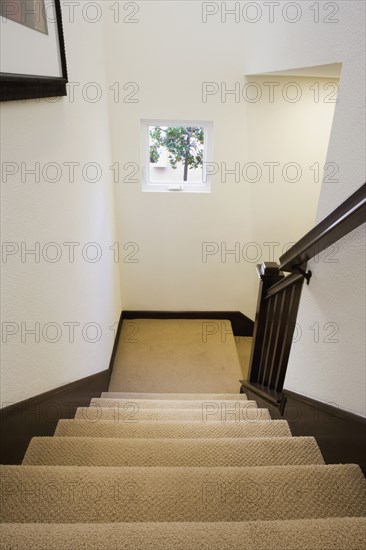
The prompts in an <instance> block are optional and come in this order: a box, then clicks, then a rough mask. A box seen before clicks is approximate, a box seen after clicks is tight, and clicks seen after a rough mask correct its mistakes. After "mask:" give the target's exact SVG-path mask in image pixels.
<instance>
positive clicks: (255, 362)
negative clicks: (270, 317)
mask: <svg viewBox="0 0 366 550" xmlns="http://www.w3.org/2000/svg"><path fill="white" fill-rule="evenodd" d="M257 273H258V276H259V279H260V282H259V293H258V300H257V309H256V313H255V323H254V331H253V346H252V351H251V355H250V362H249V372H248V380H249V382H252V383H256V382H257V381H258V372H259V366H260V360H261V356H262V353H263V336H264V331H265V328H266V323H267V310H268V302H267V300H266V299H265V298H266V295H267V291H268V289H269V288H270V287H271V286H273V285H274V284H275V283H278V281H280V280H281V279H283V278H284V274H283V272H282V271H280V266H279V265H278V264H277V263H276V262H263V263H262V265H259V264H258V265H257Z"/></svg>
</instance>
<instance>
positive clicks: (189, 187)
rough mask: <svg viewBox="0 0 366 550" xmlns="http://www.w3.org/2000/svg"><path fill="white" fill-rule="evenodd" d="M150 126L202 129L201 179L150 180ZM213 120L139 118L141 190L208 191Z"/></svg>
mask: <svg viewBox="0 0 366 550" xmlns="http://www.w3.org/2000/svg"><path fill="white" fill-rule="evenodd" d="M150 126H198V127H200V128H203V129H204V150H203V172H202V173H203V178H202V179H203V181H202V183H200V182H187V181H186V182H184V181H182V182H179V181H178V182H177V181H161V182H158V181H150V136H149V127H150ZM212 138H213V122H212V121H207V120H205V121H202V120H162V119H154V120H152V119H149V120H147V119H144V120H141V159H142V191H147V192H158V193H170V192H173V193H174V192H180V193H210V192H211V179H212V176H211V174H210V171H209V173H207V166H208V163H212V153H213V139H212Z"/></svg>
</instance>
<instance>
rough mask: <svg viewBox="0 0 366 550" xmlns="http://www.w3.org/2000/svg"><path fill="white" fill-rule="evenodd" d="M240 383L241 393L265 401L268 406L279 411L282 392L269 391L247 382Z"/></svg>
mask: <svg viewBox="0 0 366 550" xmlns="http://www.w3.org/2000/svg"><path fill="white" fill-rule="evenodd" d="M240 382H241V387H242V389H243V391H242V392H241V393H248V392H251V393H252V394H255V395H257V396H259V397H260V398H261V399H263V400H264V401H266V403H267V404H268V405H269V404H271V405H274V406H275V407H277V409H278V410H280V405H281V401H282V392H277V391H275V390H271V389H269V388H266V387H264V386H261V385H260V384H255V383H253V382H248V381H247V380H241V381H240Z"/></svg>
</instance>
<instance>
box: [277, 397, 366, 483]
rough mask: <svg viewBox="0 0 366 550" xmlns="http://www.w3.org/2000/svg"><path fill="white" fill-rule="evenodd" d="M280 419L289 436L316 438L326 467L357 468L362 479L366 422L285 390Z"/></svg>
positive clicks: (365, 457)
mask: <svg viewBox="0 0 366 550" xmlns="http://www.w3.org/2000/svg"><path fill="white" fill-rule="evenodd" d="M281 415H282V418H283V419H284V420H287V421H288V423H289V425H290V429H291V432H292V434H293V435H295V436H301V435H312V436H314V437H315V438H316V440H317V442H318V445H319V447H320V450H321V452H322V454H323V457H324V460H325V462H326V463H327V464H339V463H353V464H359V465H360V466H361V468H362V470H363V472H364V474H365V475H366V418H363V417H362V416H358V415H356V414H352V413H350V412H348V411H344V410H342V409H339V408H337V407H335V406H332V405H327V404H326V403H321V402H320V401H316V400H315V399H311V398H310V397H305V396H303V395H300V394H298V393H294V392H292V391H289V390H284V391H283V400H282V403H281Z"/></svg>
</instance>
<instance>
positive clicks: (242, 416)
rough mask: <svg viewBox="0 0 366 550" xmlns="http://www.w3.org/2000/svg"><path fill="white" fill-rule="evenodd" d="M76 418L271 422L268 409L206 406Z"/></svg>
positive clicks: (90, 412) (82, 411) (133, 408)
mask: <svg viewBox="0 0 366 550" xmlns="http://www.w3.org/2000/svg"><path fill="white" fill-rule="evenodd" d="M75 418H76V419H78V420H85V421H87V422H98V421H101V420H111V421H112V422H130V423H133V422H175V421H177V422H203V423H207V422H255V421H258V420H269V419H270V418H271V416H270V414H269V410H268V409H257V408H253V407H233V408H227V407H222V408H220V407H216V406H215V405H213V404H210V403H207V404H206V405H204V406H203V408H202V410H200V409H194V410H190V409H154V410H141V409H140V408H139V407H138V406H137V405H136V404H133V403H131V404H130V405H128V406H126V405H123V406H122V407H120V406H117V407H110V408H107V407H99V406H91V407H79V408H78V409H77V410H76V413H75Z"/></svg>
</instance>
